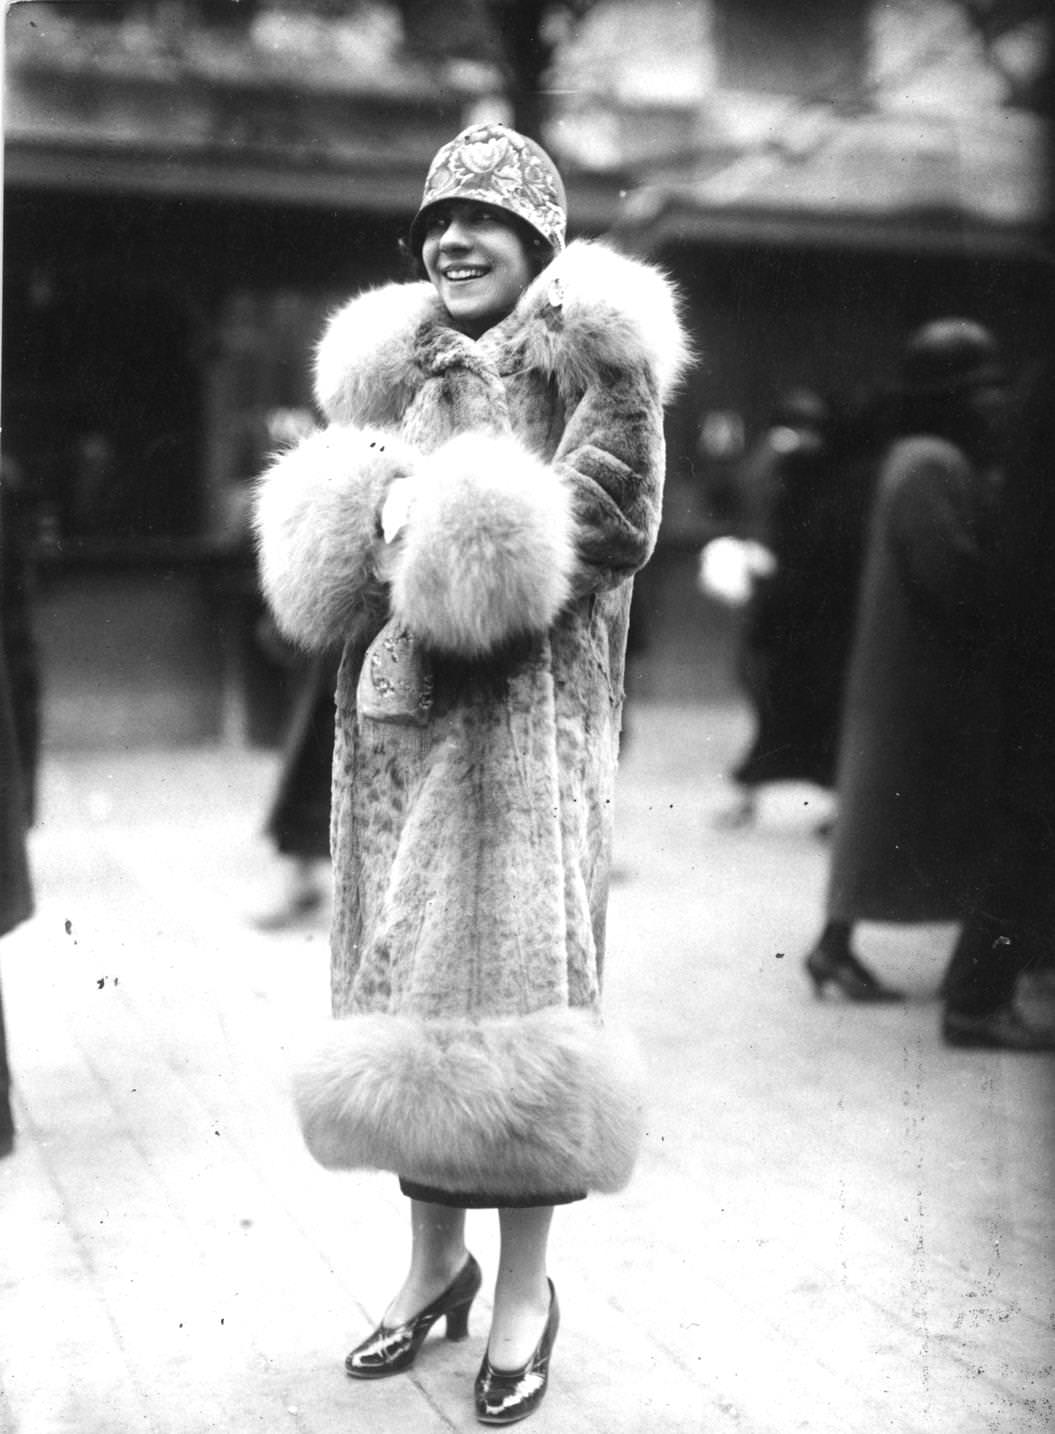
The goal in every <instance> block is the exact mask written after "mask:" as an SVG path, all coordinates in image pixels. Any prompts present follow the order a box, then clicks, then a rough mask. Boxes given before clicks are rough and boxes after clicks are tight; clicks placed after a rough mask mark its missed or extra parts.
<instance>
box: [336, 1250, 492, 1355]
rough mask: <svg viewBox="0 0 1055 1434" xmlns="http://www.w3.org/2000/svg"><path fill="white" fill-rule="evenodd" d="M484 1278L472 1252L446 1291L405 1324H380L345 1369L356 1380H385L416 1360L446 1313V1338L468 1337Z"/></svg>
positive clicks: (355, 1350) (354, 1352) (357, 1350)
mask: <svg viewBox="0 0 1055 1434" xmlns="http://www.w3.org/2000/svg"><path fill="white" fill-rule="evenodd" d="M481 1279H482V1276H481V1274H480V1266H479V1265H478V1264H477V1263H476V1261H475V1260H474V1259H473V1257H472V1255H470V1256H469V1257H468V1259H467V1260H466V1261H465V1264H464V1265H463V1266H462V1267H461V1269H460V1270H459V1272H458V1274H457V1275H455V1277H454V1279H453V1280H452V1281H451V1283H450V1284H449V1285H448V1286H447V1288H446V1289H445V1290H444V1291H443V1293H442V1294H441V1295H437V1297H436V1298H435V1299H434V1300H433V1301H432V1303H431V1304H427V1305H426V1306H425V1308H424V1309H423V1310H422V1311H421V1313H420V1314H418V1315H415V1316H414V1318H413V1319H410V1320H407V1321H406V1322H405V1323H404V1324H396V1325H386V1324H384V1323H381V1324H379V1325H378V1327H377V1328H376V1329H375V1330H374V1332H373V1334H370V1335H368V1336H367V1337H366V1339H364V1340H363V1342H362V1343H361V1344H357V1345H356V1347H355V1348H354V1349H353V1350H352V1352H351V1353H350V1354H349V1355H348V1357H347V1359H346V1360H345V1361H344V1368H345V1371H346V1372H347V1373H348V1374H350V1375H351V1377H352V1378H353V1379H385V1378H387V1377H388V1375H390V1374H402V1372H403V1371H404V1370H405V1369H409V1368H410V1366H411V1365H412V1364H413V1363H414V1361H415V1359H417V1357H418V1350H419V1349H420V1348H421V1346H422V1344H423V1342H424V1340H425V1336H426V1335H427V1334H428V1332H429V1330H430V1329H431V1328H432V1326H433V1325H434V1324H435V1323H436V1321H437V1320H439V1319H443V1317H444V1316H446V1318H447V1338H448V1339H453V1340H459V1339H465V1337H466V1335H467V1334H468V1333H469V1308H470V1306H471V1305H472V1302H473V1300H474V1299H475V1298H476V1296H477V1293H478V1292H479V1289H480V1283H481Z"/></svg>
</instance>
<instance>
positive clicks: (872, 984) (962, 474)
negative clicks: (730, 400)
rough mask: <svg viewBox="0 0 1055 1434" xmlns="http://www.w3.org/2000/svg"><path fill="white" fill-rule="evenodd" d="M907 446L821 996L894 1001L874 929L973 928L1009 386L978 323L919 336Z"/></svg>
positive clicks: (989, 731) (862, 613)
mask: <svg viewBox="0 0 1055 1434" xmlns="http://www.w3.org/2000/svg"><path fill="white" fill-rule="evenodd" d="M903 381H904V382H903V392H904V413H903V422H902V436H901V437H900V438H898V439H897V440H896V441H895V442H894V443H893V444H892V445H891V447H890V450H889V452H888V453H887V455H886V458H885V461H884V463H883V465H882V469H881V472H880V475H879V483H878V489H877V494H876V501H875V507H874V511H873V515H872V522H871V527H870V534H869V543H868V556H867V560H866V564H865V573H864V578H863V582H862V589H861V602H860V609H859V615H858V622H857V632H856V637H855V641H854V650H853V657H852V659H851V663H850V672H849V677H848V683H847V693H846V703H845V710H844V717H843V730H842V735H841V742H840V756H839V772H838V778H837V788H838V793H839V816H838V820H837V822H836V826H835V833H834V844H833V849H832V862H831V870H830V873H829V883H828V894H827V913H826V917H827V919H826V922H825V925H824V928H823V930H822V931H821V934H820V936H819V938H818V940H817V943H816V945H815V946H814V948H813V950H812V951H811V952H810V953H809V955H808V956H807V958H806V971H807V975H808V977H809V979H810V981H811V982H812V983H813V986H814V988H815V990H816V991H817V992H818V994H820V993H822V992H823V991H824V990H825V989H826V987H828V986H829V985H830V986H833V987H834V988H835V989H836V990H838V991H841V992H842V994H843V995H844V996H846V997H847V998H848V999H850V1000H853V1001H872V1002H875V1001H896V1000H901V999H903V995H902V993H901V992H900V991H898V990H896V989H893V988H891V987H889V986H887V985H886V984H885V983H884V982H883V981H882V980H880V979H879V977H878V976H876V974H875V973H874V972H873V971H871V970H870V969H869V968H868V967H867V966H866V965H865V964H864V962H862V961H861V960H860V958H859V957H858V956H857V954H856V952H855V951H854V950H853V947H852V944H851V942H852V934H853V928H854V925H855V924H856V923H857V922H860V921H875V922H898V923H915V922H939V921H958V920H962V919H963V917H964V915H965V913H966V912H967V911H968V910H969V909H970V907H971V905H972V904H973V901H974V899H975V896H976V894H977V887H978V883H979V880H980V875H981V869H982V863H983V860H984V853H985V848H986V841H987V833H988V830H989V823H990V818H991V814H992V810H993V801H994V796H995V790H996V760H997V740H996V739H997V733H998V730H999V711H998V695H999V688H998V683H997V681H996V671H997V669H996V663H995V657H996V653H995V649H994V642H993V631H992V620H993V616H994V611H995V603H994V585H993V578H994V564H993V558H994V552H995V542H996V537H997V533H998V524H999V511H1000V488H1001V458H1002V450H1003V445H1004V441H1005V438H1006V432H1005V428H1006V402H1007V394H1006V380H1005V376H1004V372H1003V368H1002V366H1001V360H1000V356H999V352H998V350H997V346H996V342H995V340H994V339H993V337H992V335H991V334H990V333H989V332H988V330H986V329H984V328H982V326H981V325H979V324H976V323H974V322H972V321H971V320H967V319H958V318H949V319H936V320H934V321H932V322H931V323H928V324H925V325H923V327H922V328H921V329H919V330H918V331H917V332H916V333H915V334H914V335H913V336H912V337H911V339H910V340H909V343H908V345H907V347H906V352H905V358H904V364H903Z"/></svg>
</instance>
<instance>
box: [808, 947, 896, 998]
mask: <svg viewBox="0 0 1055 1434" xmlns="http://www.w3.org/2000/svg"><path fill="white" fill-rule="evenodd" d="M806 974H807V975H808V976H809V978H810V980H811V981H812V982H813V989H814V991H815V992H816V993H817V995H818V996H823V995H824V991H825V988H826V987H827V986H829V985H831V986H834V987H835V988H836V990H838V991H841V992H842V993H843V995H844V996H845V997H846V999H847V1000H848V1001H903V1000H904V999H905V993H904V992H903V991H897V990H895V989H894V987H893V986H886V985H884V984H883V982H882V981H880V979H879V977H878V976H876V975H875V973H874V972H872V971H870V970H869V969H868V967H867V966H866V965H865V964H864V962H863V961H861V960H859V959H858V958H857V957H856V956H855V955H854V953H853V952H852V951H833V950H831V949H830V948H829V947H827V946H825V945H824V944H823V942H822V943H820V944H818V945H817V946H815V947H814V948H813V950H812V951H811V952H810V954H809V955H808V956H807V957H806Z"/></svg>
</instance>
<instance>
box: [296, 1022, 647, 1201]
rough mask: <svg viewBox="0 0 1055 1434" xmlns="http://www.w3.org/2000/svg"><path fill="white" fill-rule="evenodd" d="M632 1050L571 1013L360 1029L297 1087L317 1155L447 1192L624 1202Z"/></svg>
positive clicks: (638, 1125)
mask: <svg viewBox="0 0 1055 1434" xmlns="http://www.w3.org/2000/svg"><path fill="white" fill-rule="evenodd" d="M641 1086H642V1081H641V1076H640V1066H639V1061H638V1058H637V1055H636V1051H635V1049H634V1047H633V1044H632V1042H630V1040H629V1038H628V1037H626V1036H620V1037H616V1036H615V1035H614V1034H613V1033H612V1031H611V1030H610V1029H609V1028H608V1027H605V1026H602V1024H601V1022H600V1020H599V1018H598V1017H597V1016H596V1015H595V1014H594V1013H593V1012H591V1011H582V1010H568V1009H567V1008H565V1007H560V1008H551V1009H548V1010H544V1011H536V1012H535V1013H534V1014H532V1015H529V1016H515V1017H508V1018H503V1019H497V1020H487V1021H479V1022H468V1021H421V1020H414V1019H411V1018H408V1017H403V1016H387V1015H380V1014H378V1015H362V1016H350V1017H347V1018H346V1019H343V1020H340V1021H338V1022H336V1023H335V1025H334V1027H333V1029H332V1033H331V1034H330V1036H329V1038H328V1039H327V1041H326V1042H325V1043H324V1045H323V1046H322V1048H321V1049H320V1050H319V1051H318V1052H317V1053H316V1054H315V1055H314V1056H313V1058H312V1059H311V1061H310V1062H308V1063H306V1064H305V1065H304V1066H303V1067H302V1068H301V1069H300V1070H299V1071H298V1072H297V1074H296V1076H295V1080H294V1095H295V1099H296V1104H297V1110H298V1114H299V1116H300V1122H301V1127H302V1129H303V1132H304V1139H305V1142H306V1143H307V1146H308V1149H309V1150H310V1151H311V1153H312V1155H313V1156H314V1157H315V1159H316V1160H318V1161H319V1163H320V1164H322V1165H325V1166H327V1167H329V1168H330V1169H344V1170H348V1169H357V1168H362V1167H370V1168H374V1169H379V1170H391V1171H393V1172H395V1173H396V1174H398V1175H402V1176H404V1177H405V1178H406V1179H408V1180H413V1181H416V1182H418V1183H419V1184H423V1185H433V1186H436V1187H438V1188H440V1189H447V1190H474V1191H480V1192H484V1193H487V1194H494V1195H509V1196H529V1195H534V1194H538V1193H540V1192H542V1191H554V1190H561V1191H564V1190H567V1191H575V1190H585V1191H588V1190H599V1191H614V1190H621V1189H622V1188H623V1186H624V1185H626V1183H627V1181H628V1180H629V1179H630V1175H631V1173H632V1171H633V1167H634V1162H635V1160H636V1157H637V1152H638V1147H639V1145H640V1142H641V1136H642V1127H643V1113H642V1100H641Z"/></svg>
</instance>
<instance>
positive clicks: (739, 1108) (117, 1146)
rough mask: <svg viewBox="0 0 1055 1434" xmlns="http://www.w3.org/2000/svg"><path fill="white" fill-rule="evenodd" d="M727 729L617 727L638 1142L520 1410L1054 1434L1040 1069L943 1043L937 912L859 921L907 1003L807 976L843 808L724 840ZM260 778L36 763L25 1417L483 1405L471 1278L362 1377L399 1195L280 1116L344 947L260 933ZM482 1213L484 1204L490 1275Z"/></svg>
mask: <svg viewBox="0 0 1055 1434" xmlns="http://www.w3.org/2000/svg"><path fill="white" fill-rule="evenodd" d="M743 735H744V724H743V718H742V716H741V714H740V713H739V712H738V711H737V710H736V709H734V708H730V707H721V708H709V709H703V708H695V709H685V710H676V709H667V708H659V707H652V706H644V707H641V708H639V709H638V710H637V711H636V712H635V714H634V720H633V733H632V740H631V743H630V746H629V749H628V753H627V758H626V762H625V764H624V771H623V776H622V778H621V790H620V812H619V829H618V863H619V872H620V880H619V881H618V882H617V884H616V887H615V889H614V892H613V897H612V905H611V933H612V937H611V952H610V958H609V976H608V1001H609V1006H610V1008H612V1009H613V1010H614V1011H616V1012H618V1013H619V1014H620V1015H622V1016H623V1017H625V1018H627V1019H628V1020H629V1021H630V1022H631V1023H632V1024H633V1026H634V1027H635V1028H636V1031H637V1033H638V1035H639V1037H640V1039H641V1041H642V1043H643V1045H644V1048H645V1051H646V1054H647V1058H648V1060H649V1064H650V1068H651V1076H652V1110H651V1117H650V1123H649V1132H648V1138H647V1144H646V1148H645V1151H644V1155H643V1158H642V1161H641V1164H640V1168H639V1172H638V1175H637V1176H636V1178H635V1180H634V1183H633V1184H632V1185H631V1187H630V1189H629V1190H628V1191H627V1192H626V1193H625V1194H623V1195H621V1196H617V1197H612V1198H606V1199H591V1200H589V1201H587V1202H586V1203H585V1204H584V1205H581V1206H578V1207H574V1208H572V1209H569V1210H567V1211H564V1212H561V1213H560V1214H559V1215H558V1217H557V1221H556V1223H555V1227H554V1241H553V1250H552V1274H553V1275H554V1277H555V1279H556V1282H557V1284H558V1287H559V1289H560V1293H561V1303H562V1306H563V1311H564V1322H563V1327H562V1330H561V1335H560V1339H559V1341H558V1343H557V1347H556V1352H555V1356H554V1366H553V1375H552V1381H551V1390H550V1395H549V1398H548V1400H547V1402H546V1404H545V1405H544V1406H543V1408H542V1409H541V1410H540V1412H539V1413H538V1415H537V1416H536V1417H535V1418H534V1420H533V1421H532V1423H531V1425H530V1426H529V1427H531V1428H532V1429H533V1430H535V1431H537V1434H556V1431H561V1434H564V1431H576V1434H586V1431H603V1434H624V1431H626V1434H630V1431H634V1434H637V1432H638V1431H649V1434H651V1431H670V1434H683V1432H684V1434H699V1431H713V1434H733V1431H736V1434H798V1431H810V1434H877V1431H892V1434H995V1431H1006V1434H1040V1431H1041V1430H1047V1429H1049V1428H1051V1427H1052V1422H1053V1413H1055V1409H1053V1375H1052V1363H1053V1356H1055V1316H1053V1310H1055V1278H1053V1276H1055V1253H1053V1248H1052V1229H1051V1203H1050V1196H1051V1193H1052V1176H1053V1173H1055V1102H1053V1099H1052V1095H1053V1084H1055V1082H1053V1077H1055V1060H1053V1059H1052V1058H1050V1057H1046V1056H1038V1057H1022V1056H1019V1057H1012V1056H1004V1055H990V1054H976V1053H964V1052H954V1051H949V1050H946V1049H944V1048H943V1047H942V1046H941V1045H940V1043H939V1041H938V1039H937V1006H936V1003H935V1001H934V999H933V994H932V993H933V990H934V986H935V983H936V981H937V979H938V976H939V974H940V970H941V966H942V961H943V957H944V954H945V952H946V950H947V946H948V941H949V932H948V931H947V930H941V929H928V930H925V931H921V930H915V931H891V930H886V931H883V930H880V929H878V928H870V929H865V931H864V932H863V934H862V945H863V949H864V952H865V954H866V955H867V956H869V957H870V958H871V959H872V960H874V961H875V962H876V963H877V964H878V965H880V966H881V968H882V969H883V971H884V972H885V973H886V974H887V975H889V976H890V977H891V978H892V979H897V980H900V981H902V982H903V983H904V984H905V985H906V986H908V987H909V989H910V990H911V993H912V999H911V1000H910V1001H909V1002H908V1004H907V1005H906V1006H905V1007H903V1008H896V1009H893V1008H883V1009H878V1010H869V1009H859V1008H853V1007H848V1006H843V1005H838V1004H836V1003H835V1002H818V1001H816V1000H814V999H813V998H812V996H811V995H810V993H809V991H808V989H807V987H806V984H805V982H804V980H803V978H802V972H801V966H800V958H801V954H802V952H803V950H804V949H805V947H806V945H807V943H808V940H809V937H810V935H811V934H812V932H813V929H814V927H815V925H816V922H817V918H818V913H819V909H820V901H821V892H822V888H823V879H824V863H825V849H824V846H823V844H822V843H821V842H820V841H818V840H817V839H816V837H815V836H814V835H813V831H812V828H813V825H814V823H815V821H816V819H817V818H818V817H820V816H821V815H822V814H823V810H824V802H823V799H822V798H821V796H820V794H818V793H816V792H812V791H810V790H809V789H801V790H800V789H787V790H786V791H784V792H782V793H780V794H779V796H775V797H773V798H772V799H771V800H770V801H769V802H768V803H767V806H766V808H765V810H764V812H763V820H762V824H761V826H760V827H759V828H758V829H756V830H754V831H749V832H739V833H723V832H719V831H717V830H715V828H714V827H713V825H712V822H713V818H714V815H715V813H716V812H717V811H719V810H720V809H721V807H722V805H723V803H724V801H725V793H724V791H723V788H722V783H721V780H720V773H721V771H722V770H723V768H724V766H725V764H726V763H727V762H728V760H729V758H730V756H731V755H732V754H733V753H734V752H735V751H736V749H737V747H738V745H739V743H740V741H741V740H742V738H743ZM272 774H273V759H272V758H271V757H270V756H267V755H261V754H259V753H248V754H247V753H243V752H227V751H192V752H183V753H158V754H146V755H144V754H138V755H129V756H113V757H111V756H106V757H96V758H87V757H81V758H77V759H76V760H73V759H67V760H64V761H60V760H57V759H52V760H51V761H50V762H49V764H48V767H47V771H46V780H45V801H44V819H43V822H42V824H41V827H40V829H39V830H38V832H37V833H36V836H35V839H34V849H33V856H34V867H35V872H36V877H37V884H38V888H39V906H40V911H39V915H38V916H37V918H36V919H35V920H34V921H33V922H32V923H30V924H29V925H28V926H26V927H24V928H22V929H21V930H20V931H19V932H17V933H15V934H14V935H12V936H11V937H9V938H7V939H6V940H5V941H4V942H3V944H2V947H0V959H2V964H3V985H4V993H5V1001H6V1005H7V1013H8V1023H9V1027H10V1044H11V1055H12V1062H13V1065H14V1068H15V1075H16V1079H17V1082H18V1091H17V1106H16V1119H17V1122H18V1126H19V1139H18V1145H17V1148H16V1151H15V1154H14V1155H13V1156H12V1157H11V1158H9V1159H8V1160H6V1161H4V1162H3V1163H2V1164H0V1210H2V1225H0V1231H2V1233H0V1374H2V1385H0V1389H2V1394H0V1426H2V1428H3V1430H4V1431H10V1434H126V1431H127V1432H128V1434H131V1431H137V1434H138V1431H143V1434H205V1431H224V1434H243V1431H245V1434H249V1431H255V1430H266V1431H269V1434H270V1431H281V1430H286V1429H288V1430H290V1431H298V1434H299V1432H300V1431H303V1432H304V1434H330V1431H333V1434H336V1431H340V1434H349V1432H350V1431H356V1434H360V1431H361V1434H374V1431H381V1434H385V1431H390V1430H391V1431H396V1430H398V1431H413V1434H433V1431H449V1430H470V1429H475V1428H477V1427H478V1426H477V1425H476V1424H475V1421H474V1419H473V1416H472V1412H471V1396H470V1390H471V1383H472V1378H473V1375H474V1373H475V1369H476V1367H477V1365H478V1363H479V1359H480V1356H481V1353H482V1350H483V1345H484V1339H485V1336H486V1329H487V1315H488V1302H487V1300H486V1299H481V1300H480V1302H479V1303H478V1305H477V1307H476V1309H475V1310H474V1316H473V1322H472V1327H471V1338H470V1340H469V1341H468V1342H467V1343H466V1344H462V1345H448V1344H446V1343H445V1342H444V1341H442V1340H439V1339H437V1340H430V1341H429V1343H428V1344H427V1345H426V1346H425V1350H424V1352H423V1354H422V1356H421V1358H420V1359H419V1361H418V1364H417V1366H416V1368H415V1370H414V1371H413V1373H412V1374H410V1375H407V1376H403V1377H401V1378H399V1379H396V1380H392V1381H387V1382H385V1383H383V1384H381V1385H361V1384H353V1383H352V1382H351V1381H348V1380H347V1379H346V1378H345V1377H344V1376H343V1374H342V1372H341V1360H342V1358H343V1355H344V1352H345V1350H346V1349H347V1348H349V1347H350V1344H351V1343H353V1342H355V1341H356V1340H357V1339H358V1338H359V1337H360V1336H361V1335H362V1334H363V1333H364V1332H365V1331H366V1330H367V1329H368V1328H369V1327H370V1325H371V1324H372V1322H374V1321H375V1320H376V1318H377V1317H378V1316H379V1314H380V1313H381V1311H382V1309H383V1308H384V1305H385V1303H386V1301H387V1299H388V1297H389V1294H390V1293H391V1289H392V1287H393V1285H394V1282H395V1279H396V1276H397V1272H398V1271H399V1269H400V1266H401V1263H402V1258H403V1249H404V1238H405V1231H404V1225H405V1206H404V1202H403V1201H402V1199H401V1197H400V1196H399V1195H398V1192H397V1191H396V1190H395V1187H394V1183H393V1182H392V1181H391V1180H390V1179H388V1178H387V1177H383V1176H378V1175H367V1174H364V1175H361V1176H359V1175H347V1176H338V1175H332V1174H327V1173H326V1172H324V1171H322V1170H320V1169H318V1168H317V1167H315V1166H314V1165H313V1164H312V1162H311V1161H310V1160H309V1159H308V1157H307V1156H306V1155H305V1154H304V1152H303V1149H302V1147H301V1145H300V1141H299V1136H298V1134H297V1132H296V1129H295V1127H294V1124H293V1120H292V1117H291V1114H290V1110H289V1107H288V1103H287V1099H286V1094H285V1081H286V1075H285V1072H286V1067H287V1062H288V1059H289V1054H290V1050H291V1048H292V1047H293V1046H294V1045H295V1043H296V1041H297V1039H298V1038H299V1037H300V1035H301V1034H302V1032H303V1028H304V1027H306V1026H308V1025H310V1024H311V1023H312V1022H313V1021H314V1020H315V1019H317V1018H321V1017H322V1016H323V1015H324V1012H325V1003H326V939H325V930H324V926H323V925H322V924H318V925H315V926H313V927H310V928H306V929H304V930H302V931H300V932H298V933H296V934H284V935H281V936H275V935H272V936H263V935H260V934H258V933H256V932H255V931H253V930H252V929H251V927H250V926H249V925H248V924H247V922H246V920H245V916H246V913H247V911H248V910H250V909H251V908H252V906H253V905H254V903H257V902H259V901H262V900H264V899H265V898H266V896H267V883H268V881H269V877H270V867H269V854H268V851H267V848H266V846H265V845H264V844H263V842H262V841H261V840H260V839H259V837H258V835H257V831H256V828H257V826H258V823H259V818H260V815H261V813H262V811H263V808H264V804H265V801H266V797H267V793H268V789H269V783H270V780H271V777H272ZM493 1223H494V1222H493V1217H492V1216H490V1215H488V1214H485V1213H480V1214H477V1215H474V1216H472V1217H470V1242H471V1244H472V1247H473V1248H474V1250H475V1251H476V1253H477V1255H478V1256H479V1257H480V1259H481V1261H482V1262H483V1263H484V1265H485V1270H486V1272H487V1274H488V1275H492V1274H493V1269H494V1255H495V1239H494V1230H493V1228H492V1226H493ZM485 1289H486V1286H485Z"/></svg>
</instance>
